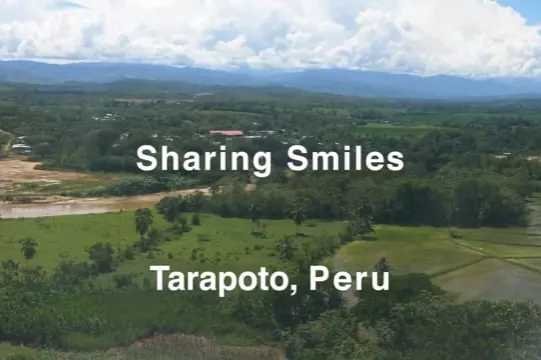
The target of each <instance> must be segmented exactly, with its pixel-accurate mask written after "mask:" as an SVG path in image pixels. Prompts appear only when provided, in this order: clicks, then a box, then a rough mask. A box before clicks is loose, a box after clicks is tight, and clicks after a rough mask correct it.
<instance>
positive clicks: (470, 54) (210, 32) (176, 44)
mask: <svg viewBox="0 0 541 360" xmlns="http://www.w3.org/2000/svg"><path fill="white" fill-rule="evenodd" d="M539 30H540V27H538V26H532V25H528V24H527V23H526V20H525V19H524V18H523V17H522V16H521V15H520V14H519V13H517V12H516V11H514V10H513V9H511V8H509V7H503V6H501V5H500V4H499V3H497V2H496V1H494V0H453V1H451V2H450V1H448V0H272V1H251V0H152V1H148V0H72V1H54V0H0V58H1V59H12V58H19V59H20V58H32V59H45V60H52V59H57V60H58V59H64V60H74V61H75V60H92V61H96V60H108V61H128V60H130V61H145V62H157V63H167V64H173V65H198V66H204V67H214V68H221V67H229V66H250V67H254V68H265V67H267V68H306V67H326V68H328V67H340V68H356V69H365V70H381V71H394V72H409V73H419V74H437V73H447V74H458V75H468V76H540V75H541V34H540V31H539Z"/></svg>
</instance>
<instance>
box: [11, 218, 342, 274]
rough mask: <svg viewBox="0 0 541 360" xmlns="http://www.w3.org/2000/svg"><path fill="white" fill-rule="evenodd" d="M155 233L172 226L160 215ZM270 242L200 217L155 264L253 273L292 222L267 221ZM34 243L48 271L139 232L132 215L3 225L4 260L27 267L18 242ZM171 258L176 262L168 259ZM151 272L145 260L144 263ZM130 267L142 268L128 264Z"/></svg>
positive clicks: (315, 226)
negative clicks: (195, 254)
mask: <svg viewBox="0 0 541 360" xmlns="http://www.w3.org/2000/svg"><path fill="white" fill-rule="evenodd" d="M154 219H155V225H154V226H156V227H157V228H162V229H165V228H167V227H168V224H166V223H165V221H164V220H163V219H162V218H161V217H160V216H159V215H157V214H155V216H154ZM263 224H264V227H265V233H266V238H258V237H254V236H253V235H252V234H251V230H252V223H251V221H249V220H243V219H223V218H220V217H217V216H213V215H202V217H201V226H194V227H193V230H192V231H191V232H189V233H187V234H184V235H183V236H182V238H178V236H176V235H174V234H167V235H165V236H168V237H170V240H171V241H169V242H167V241H166V242H165V243H164V244H163V245H162V246H161V250H162V251H161V253H158V254H156V259H154V260H152V262H153V263H156V262H159V261H162V260H163V261H166V262H167V263H171V265H172V266H179V267H182V266H186V264H188V266H191V267H193V266H194V265H195V266H198V267H201V268H208V267H209V266H212V260H213V258H214V257H215V256H216V255H217V253H220V256H221V258H222V261H221V262H220V264H221V265H220V266H221V267H224V268H228V269H229V268H231V267H233V268H235V269H238V270H245V269H255V268H258V267H259V266H261V264H262V263H265V262H268V263H269V264H275V260H274V259H275V257H273V256H269V254H271V253H272V252H273V251H274V250H273V248H272V247H273V244H274V242H275V241H276V240H280V239H281V238H283V237H284V236H286V235H293V234H295V232H296V227H295V225H294V223H293V222H292V221H290V220H266V221H263ZM342 227H343V224H339V223H317V222H310V226H302V227H301V228H300V231H302V232H303V233H304V234H306V235H307V236H306V238H304V237H299V238H298V240H299V241H303V240H304V239H306V241H309V239H310V236H316V235H317V236H319V235H325V234H327V235H331V236H336V235H337V234H338V232H339V231H340V230H341V229H342ZM23 237H32V238H34V239H36V241H37V242H38V243H39V252H38V255H37V256H36V258H35V259H34V260H32V262H33V263H34V264H36V265H42V266H44V267H45V268H48V269H50V268H52V267H54V266H55V265H56V263H57V262H58V257H59V255H60V254H65V255H69V256H71V257H73V258H74V259H75V260H84V259H86V256H87V255H86V252H85V249H86V248H88V247H89V246H91V245H92V244H94V243H96V242H101V241H103V242H109V243H111V244H112V245H113V246H117V245H120V246H127V245H130V244H132V243H133V242H135V241H137V239H138V238H139V237H138V235H137V234H136V232H135V223H134V214H133V212H118V213H107V214H90V215H82V216H77V215H73V216H59V217H50V218H36V219H25V220H2V221H0V254H1V255H0V258H1V259H2V260H3V259H13V260H17V261H21V262H24V259H23V256H22V254H21V252H20V246H19V244H18V240H19V239H21V238H23ZM195 248H199V249H200V251H199V252H200V253H202V254H204V256H205V257H206V258H207V259H208V261H207V262H206V263H201V262H200V261H197V262H195V264H194V263H192V262H191V260H190V257H191V251H192V249H195ZM169 253H171V254H172V255H173V259H169V255H168V254H169ZM141 261H143V262H144V263H145V264H144V265H145V266H144V267H142V268H145V267H146V268H147V269H148V267H147V266H146V265H147V264H146V259H141ZM126 266H130V267H132V266H139V263H137V262H136V263H130V264H129V265H126Z"/></svg>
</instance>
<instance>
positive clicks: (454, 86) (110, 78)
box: [0, 61, 541, 99]
mask: <svg viewBox="0 0 541 360" xmlns="http://www.w3.org/2000/svg"><path fill="white" fill-rule="evenodd" d="M127 79H132V80H133V79H137V80H154V81H167V82H175V81H177V82H182V83H191V84H194V85H207V86H209V85H211V86H215V85H220V86H234V87H273V88H277V87H279V88H284V89H296V90H303V91H311V92H318V93H331V94H336V95H349V96H366V97H385V98H424V99H466V98H472V97H475V98H495V97H530V98H541V79H534V78H490V79H473V78H465V77H458V76H449V75H437V76H430V77H421V76H417V75H405V74H392V73H384V72H373V71H357V70H344V69H308V70H303V71H255V70H236V71H225V70H209V69H204V68H197V67H173V66H165V65H154V64H136V63H108V62H86V63H71V64H61V65H59V64H50V63H44V62H36V61H0V82H12V83H27V84H41V85H53V84H54V85H58V84H64V83H94V84H105V83H113V82H116V81H121V80H127Z"/></svg>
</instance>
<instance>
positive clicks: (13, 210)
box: [0, 203, 122, 219]
mask: <svg viewBox="0 0 541 360" xmlns="http://www.w3.org/2000/svg"><path fill="white" fill-rule="evenodd" d="M121 209H122V208H121V207H119V206H115V205H97V204H77V203H73V204H31V205H18V204H2V205H0V218H1V219H17V218H37V217H47V216H61V215H83V214H98V213H106V212H116V211H120V210H121Z"/></svg>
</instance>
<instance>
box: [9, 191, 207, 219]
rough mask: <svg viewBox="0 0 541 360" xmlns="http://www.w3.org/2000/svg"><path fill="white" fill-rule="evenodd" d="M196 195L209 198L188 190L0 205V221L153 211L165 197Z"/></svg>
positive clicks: (205, 192)
mask: <svg viewBox="0 0 541 360" xmlns="http://www.w3.org/2000/svg"><path fill="white" fill-rule="evenodd" d="M195 191H201V192H202V193H204V194H208V192H209V189H189V190H180V191H175V192H170V193H158V194H150V195H140V196H128V197H108V198H81V199H73V198H70V199H68V198H66V199H61V200H57V201H54V202H47V203H33V204H13V203H0V219H18V218H39V217H49V216H63V215H84V214H99V213H108V212H118V211H123V210H126V211H129V210H135V209H138V208H144V207H148V208H152V207H154V206H155V205H156V203H157V202H158V201H160V200H161V199H163V198H164V197H166V196H174V195H187V194H189V193H194V192H195Z"/></svg>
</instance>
